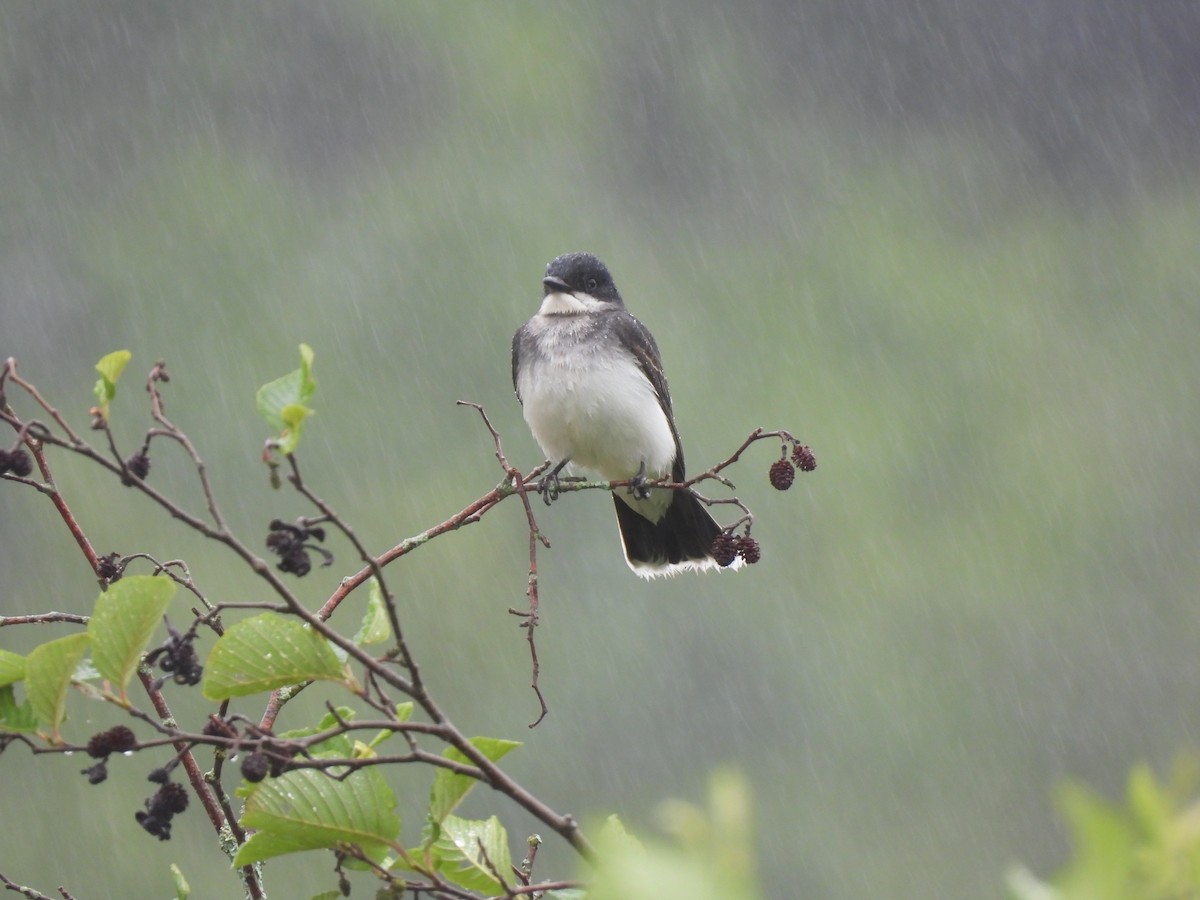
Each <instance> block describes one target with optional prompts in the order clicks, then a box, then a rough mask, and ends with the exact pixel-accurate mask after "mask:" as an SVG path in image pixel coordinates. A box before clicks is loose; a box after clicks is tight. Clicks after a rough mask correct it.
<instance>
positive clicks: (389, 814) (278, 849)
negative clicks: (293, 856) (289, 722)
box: [233, 768, 400, 866]
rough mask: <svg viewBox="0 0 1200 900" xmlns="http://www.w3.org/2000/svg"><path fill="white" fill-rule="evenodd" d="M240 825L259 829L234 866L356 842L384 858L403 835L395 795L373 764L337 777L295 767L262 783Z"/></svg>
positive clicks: (368, 852)
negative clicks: (399, 835) (370, 766)
mask: <svg viewBox="0 0 1200 900" xmlns="http://www.w3.org/2000/svg"><path fill="white" fill-rule="evenodd" d="M242 825H243V826H244V827H246V828H256V829H258V831H257V832H256V833H255V834H254V835H253V836H252V837H251V838H250V840H248V841H246V843H245V844H243V845H242V847H241V849H240V850H238V853H237V856H236V857H235V858H234V861H233V864H234V865H235V866H244V865H247V864H249V863H254V862H259V861H261V860H264V859H270V858H271V857H273V856H281V855H283V854H285V853H296V852H298V851H300V850H318V849H324V848H331V847H337V846H339V845H354V846H357V847H360V848H361V849H362V851H363V853H364V854H365V855H366V856H368V857H369V858H371V859H374V860H380V859H382V858H383V857H384V856H386V855H387V852H388V850H389V849H390V848H391V847H392V846H394V844H395V841H396V836H397V835H398V834H399V833H400V817H399V816H398V815H397V814H396V795H395V794H394V793H393V792H392V789H391V788H390V787H388V784H387V782H386V781H385V780H384V778H383V776H382V775H381V774H380V773H379V771H378V770H376V769H374V768H366V769H359V770H358V771H356V772H353V773H351V774H350V775H349V776H348V777H346V778H345V779H343V780H341V781H338V780H335V779H334V778H331V777H330V775H329V774H326V773H325V772H322V771H319V770H317V769H297V770H295V771H293V772H285V773H284V774H283V775H280V776H279V777H278V778H272V779H269V780H267V781H263V782H260V783H259V785H258V787H257V789H255V791H254V792H253V793H252V794H251V795H250V797H249V799H248V800H247V801H246V807H245V812H244V813H243V815H242Z"/></svg>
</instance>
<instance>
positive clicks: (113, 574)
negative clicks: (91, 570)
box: [96, 551, 121, 584]
mask: <svg viewBox="0 0 1200 900" xmlns="http://www.w3.org/2000/svg"><path fill="white" fill-rule="evenodd" d="M96 574H97V575H99V576H100V577H101V578H103V579H104V580H105V581H107V582H108V583H109V584H112V583H113V582H114V581H117V580H118V579H119V578H120V577H121V554H120V553H117V552H116V551H114V552H112V553H109V554H108V555H106V556H102V557H100V558H99V559H98V560H96Z"/></svg>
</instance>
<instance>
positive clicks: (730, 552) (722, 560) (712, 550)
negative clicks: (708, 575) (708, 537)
mask: <svg viewBox="0 0 1200 900" xmlns="http://www.w3.org/2000/svg"><path fill="white" fill-rule="evenodd" d="M708 552H709V554H710V555H711V556H712V558H713V561H714V562H716V564H717V565H718V566H722V567H724V566H731V565H733V561H734V560H735V559H737V539H736V538H735V537H734V536H733V535H732V534H730V533H729V532H728V531H722V532H721V533H720V534H718V535H717V536H716V537H715V538H713V542H712V546H711V547H709V550H708Z"/></svg>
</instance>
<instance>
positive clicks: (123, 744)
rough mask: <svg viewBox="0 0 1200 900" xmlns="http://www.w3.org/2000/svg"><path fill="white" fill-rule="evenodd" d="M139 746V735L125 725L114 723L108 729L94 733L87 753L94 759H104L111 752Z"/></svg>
mask: <svg viewBox="0 0 1200 900" xmlns="http://www.w3.org/2000/svg"><path fill="white" fill-rule="evenodd" d="M136 746H137V737H136V736H135V735H134V733H133V732H132V731H130V730H129V729H128V728H127V727H126V726H124V725H114V726H113V727H112V728H110V729H108V731H101V732H100V733H99V734H94V735H92V739H91V740H90V741H88V743H87V753H88V756H90V757H91V758H92V759H103V758H104V757H106V756H108V755H109V754H110V753H124V752H125V751H126V750H132V749H133V748H134V747H136Z"/></svg>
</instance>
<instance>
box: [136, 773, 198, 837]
mask: <svg viewBox="0 0 1200 900" xmlns="http://www.w3.org/2000/svg"><path fill="white" fill-rule="evenodd" d="M187 805H188V794H187V789H186V788H184V786H183V785H182V784H176V783H175V782H173V781H168V782H167V783H166V784H164V785H163V786H162V787H160V788H159V789H158V793H157V794H155V795H154V796H153V797H151V798H150V799H149V800H147V801H146V808H145V809H144V810H141V809H139V810H138V811H137V812H136V813H134V818H135V819H137V822H138V824H139V825H141V826H142V827H143V828H145V829H146V831H148V832H150V834H152V835H154V836H155V837H156V838H158V839H159V840H160V841H169V840H170V839H171V818H172V817H173V816H174V815H176V814H177V813H181V812H183V811H184V810H185V809H187Z"/></svg>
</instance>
